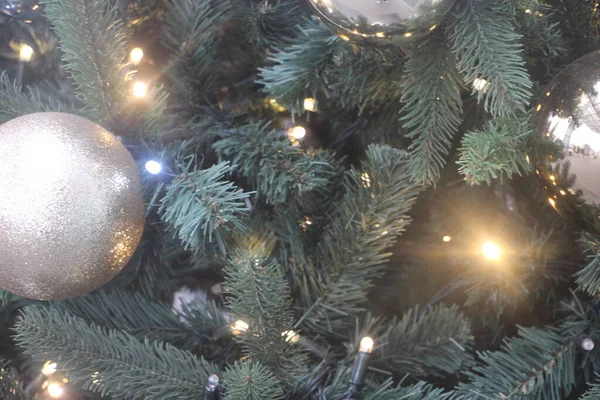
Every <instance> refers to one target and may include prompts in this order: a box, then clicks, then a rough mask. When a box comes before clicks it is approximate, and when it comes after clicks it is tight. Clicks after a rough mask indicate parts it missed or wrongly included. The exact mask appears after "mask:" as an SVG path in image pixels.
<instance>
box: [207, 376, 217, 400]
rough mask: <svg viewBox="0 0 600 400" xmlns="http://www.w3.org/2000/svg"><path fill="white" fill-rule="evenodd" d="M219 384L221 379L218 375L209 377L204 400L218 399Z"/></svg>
mask: <svg viewBox="0 0 600 400" xmlns="http://www.w3.org/2000/svg"><path fill="white" fill-rule="evenodd" d="M219 382H220V379H219V376H218V375H215V374H211V375H210V376H209V377H208V379H207V381H206V387H205V388H204V400H213V399H214V398H215V397H216V394H217V393H216V392H217V388H218V387H219Z"/></svg>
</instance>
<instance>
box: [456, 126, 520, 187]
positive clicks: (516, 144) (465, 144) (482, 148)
mask: <svg viewBox="0 0 600 400" xmlns="http://www.w3.org/2000/svg"><path fill="white" fill-rule="evenodd" d="M530 134H531V129H530V122H529V120H528V119H526V120H524V121H523V120H506V119H499V120H494V121H491V122H490V123H489V124H488V126H487V129H485V130H483V131H481V130H475V131H471V132H468V133H467V134H466V135H465V137H464V138H463V140H462V148H461V149H460V152H461V154H460V159H459V160H458V161H457V164H458V165H460V168H459V171H460V173H461V174H462V175H463V176H465V180H466V181H467V182H468V183H469V184H470V185H481V184H483V183H485V184H488V185H490V184H491V183H492V181H493V180H495V179H500V180H503V179H504V178H508V179H511V178H512V177H513V175H519V176H522V175H523V173H527V172H530V170H531V164H530V163H529V162H528V158H527V157H528V156H527V154H524V153H525V145H526V141H527V138H528V137H529V135H530Z"/></svg>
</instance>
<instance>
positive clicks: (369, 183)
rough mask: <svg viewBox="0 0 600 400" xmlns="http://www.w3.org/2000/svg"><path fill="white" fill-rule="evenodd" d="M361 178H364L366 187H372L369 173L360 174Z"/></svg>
mask: <svg viewBox="0 0 600 400" xmlns="http://www.w3.org/2000/svg"><path fill="white" fill-rule="evenodd" d="M360 179H362V181H363V186H364V187H366V188H370V187H371V177H370V176H369V174H368V173H366V172H363V173H362V174H360Z"/></svg>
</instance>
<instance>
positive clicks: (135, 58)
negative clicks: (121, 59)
mask: <svg viewBox="0 0 600 400" xmlns="http://www.w3.org/2000/svg"><path fill="white" fill-rule="evenodd" d="M142 58H144V50H142V49H140V48H139V47H136V48H135V49H132V50H131V52H130V53H129V59H130V60H131V63H132V64H133V65H138V64H139V63H140V62H142Z"/></svg>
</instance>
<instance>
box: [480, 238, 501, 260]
mask: <svg viewBox="0 0 600 400" xmlns="http://www.w3.org/2000/svg"><path fill="white" fill-rule="evenodd" d="M481 252H482V253H483V255H484V256H485V257H486V258H488V259H490V260H494V261H495V260H498V259H499V258H500V254H501V253H502V250H501V249H500V246H498V245H497V244H496V243H494V242H485V243H484V244H483V246H481Z"/></svg>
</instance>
